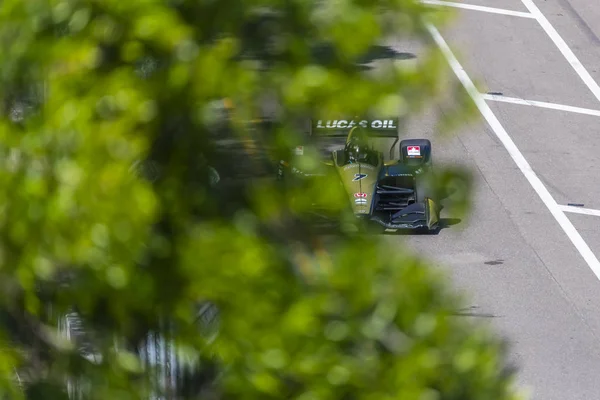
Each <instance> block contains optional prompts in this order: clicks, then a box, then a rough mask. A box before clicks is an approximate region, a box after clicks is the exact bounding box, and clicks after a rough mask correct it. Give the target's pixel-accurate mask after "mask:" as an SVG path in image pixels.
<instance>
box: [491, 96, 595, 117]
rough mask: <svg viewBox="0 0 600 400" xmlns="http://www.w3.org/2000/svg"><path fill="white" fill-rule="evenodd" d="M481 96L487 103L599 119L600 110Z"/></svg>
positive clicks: (504, 97)
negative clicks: (519, 106) (507, 104)
mask: <svg viewBox="0 0 600 400" xmlns="http://www.w3.org/2000/svg"><path fill="white" fill-rule="evenodd" d="M481 96H482V97H483V99H484V100H489V101H499V102H502V103H511V104H518V105H521V106H533V107H540V108H549V109H551V110H558V111H568V112H572V113H576V114H585V115H592V116H595V117H600V110H593V109H591V108H582V107H574V106H568V105H565V104H556V103H547V102H545V101H535V100H525V99H518V98H516V97H507V96H502V95H496V94H489V93H482V94H481Z"/></svg>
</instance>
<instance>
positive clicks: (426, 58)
mask: <svg viewBox="0 0 600 400" xmlns="http://www.w3.org/2000/svg"><path fill="white" fill-rule="evenodd" d="M424 20H429V21H435V22H436V23H442V22H443V21H444V20H445V18H444V17H442V16H441V15H439V14H438V13H434V12H433V11H432V10H431V9H429V8H427V7H426V6H424V5H422V4H420V3H419V2H416V1H413V0H372V1H364V0H362V1H361V0H339V1H312V0H286V1H281V0H279V1H278V0H271V1H267V0H262V1H261V0H254V1H235V0H219V1H214V0H213V1H211V0H119V1H117V0H101V1H100V0H27V1H23V0H4V1H3V2H2V6H1V7H0V45H1V49H2V58H1V59H0V98H1V100H2V109H1V112H2V116H1V118H0V187H1V188H2V189H3V190H2V191H1V192H0V204H1V205H2V207H1V213H0V284H1V286H2V290H1V291H0V308H1V315H2V327H3V329H2V334H3V341H2V343H3V349H2V351H1V352H0V368H1V371H2V372H1V373H0V389H1V390H2V391H3V393H4V394H5V396H4V397H6V398H11V399H18V398H25V397H27V398H36V399H37V398H40V399H41V398H43V399H52V398H66V391H67V388H69V390H70V392H71V394H73V393H79V394H80V395H82V396H83V397H84V398H97V399H108V398H118V399H128V398H143V397H144V396H149V395H150V393H157V392H160V391H163V390H164V391H166V392H167V393H168V394H169V396H170V397H171V398H173V397H174V396H175V394H174V393H173V392H172V390H173V386H175V387H176V389H177V390H184V391H185V392H186V393H185V396H186V397H187V398H195V397H197V398H206V399H207V398H228V399H231V398H244V399H252V398H257V399H259V398H260V399H268V398H273V399H275V398H297V399H304V400H308V399H359V398H360V399H392V398H402V399H407V400H408V399H502V400H504V399H513V398H514V394H513V392H512V388H511V380H512V374H511V372H510V371H509V370H508V369H507V367H506V362H505V360H504V350H503V348H502V345H501V343H500V342H499V341H498V340H497V339H494V338H493V336H491V335H490V334H489V333H487V332H486V331H484V330H482V329H480V328H476V327H474V326H472V325H471V324H470V323H468V322H466V321H465V320H463V319H461V318H458V317H456V316H455V312H456V310H457V309H458V308H459V307H460V305H461V304H462V301H461V300H460V299H459V298H458V297H457V295H455V294H454V293H453V292H452V291H451V289H450V287H449V284H448V283H447V282H446V281H445V278H444V276H442V275H441V274H440V273H439V272H437V271H436V270H434V269H432V268H430V267H429V266H428V265H426V263H424V262H423V261H420V260H419V259H417V258H415V257H414V256H412V255H411V253H410V252H409V251H408V250H407V249H406V248H405V247H404V246H402V245H398V244H396V245H394V246H392V245H390V244H388V243H387V242H385V241H382V240H380V239H379V238H378V237H373V236H348V235H338V236H335V237H333V238H332V239H331V241H330V243H327V244H324V243H323V241H322V240H321V239H318V238H317V237H316V236H315V234H314V231H312V230H310V229H309V227H308V225H305V224H304V222H303V220H302V218H297V212H298V211H302V207H303V205H304V204H306V201H302V199H304V200H306V199H310V200H312V199H321V200H324V201H329V202H331V203H332V205H334V206H335V205H336V204H339V207H340V209H341V207H342V204H341V203H340V202H338V201H337V199H338V198H339V193H336V190H335V186H334V185H325V186H319V187H308V188H304V189H303V190H302V192H294V191H293V189H290V191H286V190H283V189H281V188H279V187H277V186H275V185H274V184H273V181H272V179H269V178H268V173H269V171H270V167H271V165H272V164H273V163H274V162H275V161H277V159H278V155H280V154H282V153H283V152H284V151H285V149H286V148H288V147H289V146H291V145H293V144H295V143H296V141H297V140H298V138H299V137H300V136H301V135H302V132H301V130H300V129H299V128H298V127H299V124H298V121H302V120H303V118H305V117H306V116H311V117H314V118H318V117H322V116H327V115H333V114H341V113H343V114H346V115H354V114H363V113H364V112H365V110H371V111H376V112H382V113H390V112H397V113H398V115H400V116H406V115H409V114H410V113H412V112H416V111H418V110H419V109H421V107H423V106H424V105H426V104H430V103H431V102H435V101H437V100H436V99H438V96H439V95H441V94H443V93H449V91H450V92H451V93H452V95H453V96H455V97H456V98H457V99H464V98H465V96H464V93H462V92H461V91H458V90H456V88H453V87H452V86H449V85H446V84H444V82H446V78H445V77H446V76H447V75H446V72H445V70H444V68H443V63H442V59H441V57H440V55H439V53H438V52H437V51H435V49H434V48H433V47H432V46H431V44H430V43H429V42H428V40H427V37H426V30H425V29H423V27H424V25H423V21H424ZM391 38H394V39H395V40H398V43H402V41H404V40H410V41H415V42H418V43H420V45H421V47H422V50H423V51H422V52H421V53H420V54H419V57H418V59H417V64H416V65H418V67H417V68H415V63H413V62H403V61H399V60H398V58H402V57H399V56H398V54H400V53H399V52H397V53H398V54H396V53H394V52H393V51H390V49H389V48H388V49H386V48H385V47H381V42H382V41H383V40H385V39H391ZM377 46H379V47H377ZM384 50H385V51H384ZM386 51H387V52H388V53H390V52H391V55H392V57H391V59H389V58H390V54H387V55H385V52H386ZM382 54H384V55H383V56H382ZM381 57H387V58H388V60H387V61H382V62H381V63H380V64H379V68H378V69H377V70H376V71H374V73H365V69H367V68H368V67H365V65H366V64H368V63H370V62H372V61H374V60H375V59H377V58H381ZM394 58H396V59H394ZM224 99H229V100H227V101H230V102H231V103H232V104H234V105H235V107H234V108H233V109H231V108H224V107H223V101H224ZM456 104H459V105H460V106H458V107H454V108H452V107H451V108H449V109H448V110H447V113H448V115H452V116H454V117H455V118H458V117H457V116H459V117H460V116H463V115H468V109H469V107H470V105H469V104H468V102H465V101H462V100H461V101H457V102H456ZM275 106H276V107H275ZM269 108H271V110H270V111H269V112H265V109H269ZM266 114H268V115H266ZM265 118H268V119H269V121H268V124H256V123H253V122H252V121H255V120H257V119H258V120H264V119H265ZM224 143H235V144H238V145H239V146H238V147H236V148H231V147H228V148H225V147H224V146H225V144H224ZM248 143H250V144H248ZM224 149H225V150H224ZM257 154H258V155H262V156H263V157H262V158H260V157H258V156H257ZM259 158H260V159H259ZM210 166H214V167H216V172H215V169H213V168H211V167H210ZM260 173H263V176H262V178H264V179H257V178H255V176H256V175H260ZM264 174H267V175H264ZM442 175H443V176H444V177H445V178H447V180H457V179H458V180H460V179H462V180H464V179H466V176H465V175H464V174H462V173H461V171H458V172H457V171H450V172H449V173H446V174H445V175H444V174H442ZM265 176H266V178H265ZM253 177H254V178H253ZM466 182H468V180H467V181H466ZM459 197H460V196H459ZM291 199H296V200H298V199H300V201H299V202H293V201H292V200H291ZM467 200H468V191H467V195H465V196H464V198H459V199H458V200H457V203H456V204H457V205H458V206H457V207H455V209H456V210H458V211H461V210H466V205H467V204H468V201H467ZM298 207H299V208H298ZM396 243H401V242H396ZM206 307H208V309H211V310H214V309H216V310H218V316H217V317H216V322H215V323H213V324H206V323H199V322H198V313H199V309H202V310H204V309H207V308H206ZM75 314H76V315H77V316H78V318H77V319H75V320H72V319H71V318H70V317H67V316H71V315H75ZM59 321H60V324H61V325H62V326H63V328H62V329H58V325H59ZM81 324H83V326H84V327H83V328H77V326H78V325H81ZM65 325H68V327H67V328H65V327H64V326H65ZM78 329H79V330H78ZM81 330H84V331H87V336H88V341H87V342H82V341H80V340H76V339H77V337H78V333H77V332H79V331H81ZM59 331H61V332H66V334H60V333H59ZM157 335H160V337H162V339H161V340H154V338H156V337H158V336H157ZM65 336H69V337H70V338H71V340H67V338H66V337H65ZM89 338H91V339H89ZM165 338H166V339H168V340H164V339H165ZM153 341H154V342H156V343H158V344H159V345H160V346H158V347H161V348H160V349H158V347H157V346H154V347H153ZM166 346H168V347H169V349H168V350H167V349H166V348H165V347H166ZM150 348H151V349H152V350H149V349H150ZM140 349H142V350H141V351H140ZM149 353H152V354H153V355H149ZM159 353H160V354H163V355H164V356H165V357H163V361H162V363H163V364H164V365H162V366H158V367H160V368H159V369H160V370H162V371H163V373H161V374H159V373H158V372H157V371H153V370H152V369H149V368H146V367H147V365H148V364H152V363H149V362H148V360H149V359H150V358H159V357H158V356H157V355H156V354H159ZM175 356H177V357H176V358H177V360H175ZM184 360H188V361H189V362H190V363H191V364H192V365H195V366H196V367H195V368H193V369H190V368H187V369H186V367H185V364H184ZM175 361H176V362H175ZM173 363H176V365H171V364H173ZM165 371H166V372H165ZM190 371H192V372H190ZM194 371H195V372H194ZM174 383H176V384H174ZM182 388H183V389H182Z"/></svg>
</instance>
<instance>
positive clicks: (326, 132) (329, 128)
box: [310, 118, 400, 159]
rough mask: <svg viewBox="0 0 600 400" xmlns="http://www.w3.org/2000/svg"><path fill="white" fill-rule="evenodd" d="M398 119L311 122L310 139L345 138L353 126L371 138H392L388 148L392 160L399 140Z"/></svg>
mask: <svg viewBox="0 0 600 400" xmlns="http://www.w3.org/2000/svg"><path fill="white" fill-rule="evenodd" d="M399 125H400V119H398V118H395V119H394V118H392V119H359V118H355V119H347V120H346V119H334V120H321V119H319V120H312V121H311V124H310V136H311V137H316V136H319V137H347V136H348V134H349V133H350V130H351V129H352V128H354V127H355V126H361V127H363V128H366V130H367V134H368V135H369V136H371V137H381V138H392V139H394V143H392V145H391V146H390V159H392V158H393V153H394V146H395V145H396V143H398V141H399V140H400V138H399V136H398V133H399V132H398V127H399Z"/></svg>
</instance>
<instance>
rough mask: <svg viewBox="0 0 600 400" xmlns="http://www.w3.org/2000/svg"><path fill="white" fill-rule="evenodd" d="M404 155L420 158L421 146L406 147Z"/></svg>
mask: <svg viewBox="0 0 600 400" xmlns="http://www.w3.org/2000/svg"><path fill="white" fill-rule="evenodd" d="M406 153H407V155H409V156H420V155H421V146H408V147H407V148H406Z"/></svg>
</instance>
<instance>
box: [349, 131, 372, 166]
mask: <svg viewBox="0 0 600 400" xmlns="http://www.w3.org/2000/svg"><path fill="white" fill-rule="evenodd" d="M356 133H358V135H356ZM356 133H354V134H353V136H352V137H351V138H350V140H349V141H348V143H347V144H346V148H345V149H344V152H345V153H346V159H347V160H348V162H367V161H368V159H369V152H370V148H369V145H368V143H367V141H366V140H364V138H362V137H360V136H359V135H360V134H361V133H362V131H359V132H356ZM355 135H356V136H355Z"/></svg>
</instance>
